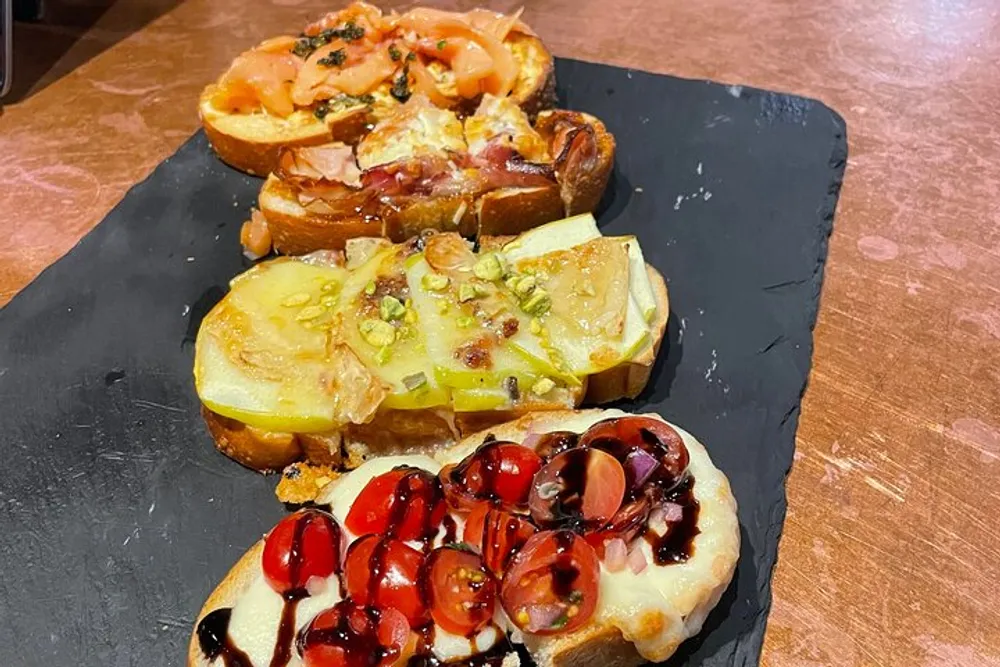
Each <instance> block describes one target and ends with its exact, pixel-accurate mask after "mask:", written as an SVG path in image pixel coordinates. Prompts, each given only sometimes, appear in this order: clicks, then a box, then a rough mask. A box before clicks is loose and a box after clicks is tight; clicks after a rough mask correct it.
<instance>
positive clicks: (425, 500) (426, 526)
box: [386, 466, 454, 551]
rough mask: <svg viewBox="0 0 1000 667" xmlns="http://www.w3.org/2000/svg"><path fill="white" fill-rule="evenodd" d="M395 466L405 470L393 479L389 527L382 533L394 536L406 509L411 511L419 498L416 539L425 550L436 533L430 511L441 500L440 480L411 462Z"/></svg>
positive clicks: (405, 513)
mask: <svg viewBox="0 0 1000 667" xmlns="http://www.w3.org/2000/svg"><path fill="white" fill-rule="evenodd" d="M399 469H403V470H406V473H405V474H404V475H403V476H402V477H400V478H399V481H398V482H396V488H395V489H393V492H392V505H391V508H392V509H391V510H390V513H389V527H388V531H387V533H386V536H387V537H396V536H397V535H398V532H399V529H400V527H401V526H402V525H403V522H404V521H405V520H406V516H407V512H410V511H412V509H413V505H414V503H416V502H417V501H419V502H420V503H421V505H422V507H421V509H420V511H421V519H422V520H423V526H422V527H421V530H420V537H419V539H420V540H422V541H423V543H424V550H425V551H427V550H428V549H429V548H430V545H431V542H432V541H433V540H434V536H435V535H436V534H437V526H435V525H434V520H433V519H434V511H435V509H437V507H438V506H439V505H440V504H441V503H443V502H444V491H443V490H442V488H441V481H440V480H439V479H438V478H437V476H435V475H432V474H430V473H429V472H427V471H426V470H423V469H421V468H414V467H412V466H400V467H398V468H396V470H399ZM445 516H447V515H445ZM449 518H450V517H449ZM452 523H454V521H452Z"/></svg>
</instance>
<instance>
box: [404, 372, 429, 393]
mask: <svg viewBox="0 0 1000 667" xmlns="http://www.w3.org/2000/svg"><path fill="white" fill-rule="evenodd" d="M425 384H427V376H426V375H424V373H423V372H420V373H414V374H413V375H407V376H406V377H404V378H403V386H404V387H406V389H407V391H413V390H414V389H417V388H419V387H423V386H424V385H425Z"/></svg>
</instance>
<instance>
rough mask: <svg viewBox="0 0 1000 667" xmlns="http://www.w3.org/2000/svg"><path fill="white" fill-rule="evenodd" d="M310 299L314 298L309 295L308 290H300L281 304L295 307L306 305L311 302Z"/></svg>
mask: <svg viewBox="0 0 1000 667" xmlns="http://www.w3.org/2000/svg"><path fill="white" fill-rule="evenodd" d="M310 299H312V297H311V296H309V293H308V292H298V293H297V294H292V295H291V296H289V297H288V298H286V299H285V300H284V301H282V302H281V305H282V306H286V307H288V308H294V307H295V306H304V305H306V304H307V303H309V300H310Z"/></svg>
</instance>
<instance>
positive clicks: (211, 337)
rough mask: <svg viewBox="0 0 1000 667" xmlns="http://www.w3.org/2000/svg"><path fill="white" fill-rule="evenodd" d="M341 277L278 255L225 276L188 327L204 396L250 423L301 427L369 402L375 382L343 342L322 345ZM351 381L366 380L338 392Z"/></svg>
mask: <svg viewBox="0 0 1000 667" xmlns="http://www.w3.org/2000/svg"><path fill="white" fill-rule="evenodd" d="M346 277H347V272H346V270H345V269H343V268H341V267H338V266H332V265H323V264H318V263H309V262H305V261H300V260H297V259H290V258H279V259H275V260H272V261H269V262H264V263H262V264H259V265H257V266H256V267H254V268H252V269H250V270H249V271H247V272H246V273H244V274H242V275H240V276H238V277H237V278H235V279H234V280H233V281H232V283H231V291H230V292H229V294H228V295H227V296H226V297H225V298H223V300H222V301H221V302H220V303H219V304H218V305H217V306H216V307H215V308H213V309H212V311H211V312H210V313H209V314H208V315H207V316H206V317H205V319H204V320H203V321H202V325H201V330H200V332H199V335H198V340H197V344H196V349H195V368H194V374H195V385H196V388H197V391H198V395H199V396H200V398H201V400H202V401H203V402H204V403H205V405H206V406H207V407H208V408H209V409H211V410H213V411H215V412H217V413H219V414H221V415H224V416H227V417H231V418H233V419H238V420H240V421H242V422H244V423H246V424H249V425H251V426H257V427H259V428H263V429H267V430H270V431H284V432H302V433H305V432H315V431H324V430H329V429H331V428H334V427H336V426H338V425H340V424H343V423H345V422H346V421H347V420H348V419H350V418H352V417H357V418H365V417H367V415H368V414H370V413H371V412H373V411H374V409H375V408H376V407H377V406H378V401H380V400H381V399H382V396H381V394H380V385H379V383H378V382H370V381H369V380H370V378H369V377H368V376H367V371H366V370H365V368H364V366H363V365H361V364H360V363H358V362H357V359H356V357H354V356H353V354H351V353H350V351H349V350H345V349H344V348H343V347H337V346H331V345H329V336H330V328H331V326H332V325H333V320H334V311H335V308H336V305H337V303H338V300H339V296H338V295H339V292H340V290H341V288H342V286H343V282H344V279H345V278H346ZM355 382H357V385H358V386H361V387H363V386H365V385H369V384H370V385H373V388H372V389H371V390H370V391H368V390H365V391H362V392H361V394H360V395H354V396H350V397H346V398H345V397H340V396H339V393H340V390H341V388H342V387H343V386H344V384H345V383H346V384H350V385H351V386H354V384H355ZM355 401H360V402H355Z"/></svg>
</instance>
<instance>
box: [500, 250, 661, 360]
mask: <svg viewBox="0 0 1000 667" xmlns="http://www.w3.org/2000/svg"><path fill="white" fill-rule="evenodd" d="M512 267H513V269H514V271H515V272H516V273H517V274H523V275H533V276H535V278H536V280H537V282H538V286H539V288H540V289H544V290H545V291H546V292H548V294H549V295H552V299H551V308H550V310H549V312H548V313H547V314H546V315H545V316H544V318H543V323H544V327H543V335H542V338H543V343H547V346H549V347H554V348H555V349H556V350H558V352H559V353H560V355H561V360H560V362H561V363H558V364H556V365H557V366H560V367H562V368H564V369H566V370H567V371H568V372H570V373H572V374H573V375H575V376H577V377H580V376H584V375H592V374H594V373H598V372H600V371H602V370H605V369H607V368H611V367H612V366H615V365H617V364H618V363H620V362H621V361H622V359H623V358H624V356H623V355H624V354H625V353H626V352H628V351H629V349H631V348H633V347H634V346H635V345H636V344H637V343H638V339H639V338H641V337H642V336H643V335H648V325H646V324H645V322H644V318H643V317H642V314H641V311H640V310H638V309H637V307H635V306H634V305H633V302H634V300H633V299H632V298H631V295H630V292H629V256H628V251H627V250H626V247H625V245H624V244H623V243H622V242H621V240H620V239H614V238H606V237H598V238H595V239H591V240H590V241H587V242H585V243H583V244H580V245H577V246H574V247H572V248H570V249H567V250H557V251H552V252H549V253H546V254H544V255H540V256H537V257H533V258H529V259H524V260H521V261H518V262H515V263H513V264H512ZM631 310H634V311H635V312H637V313H638V315H639V316H638V318H637V319H636V318H635V315H634V314H633V316H632V317H631V318H629V317H628V314H629V312H630V311H631Z"/></svg>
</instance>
